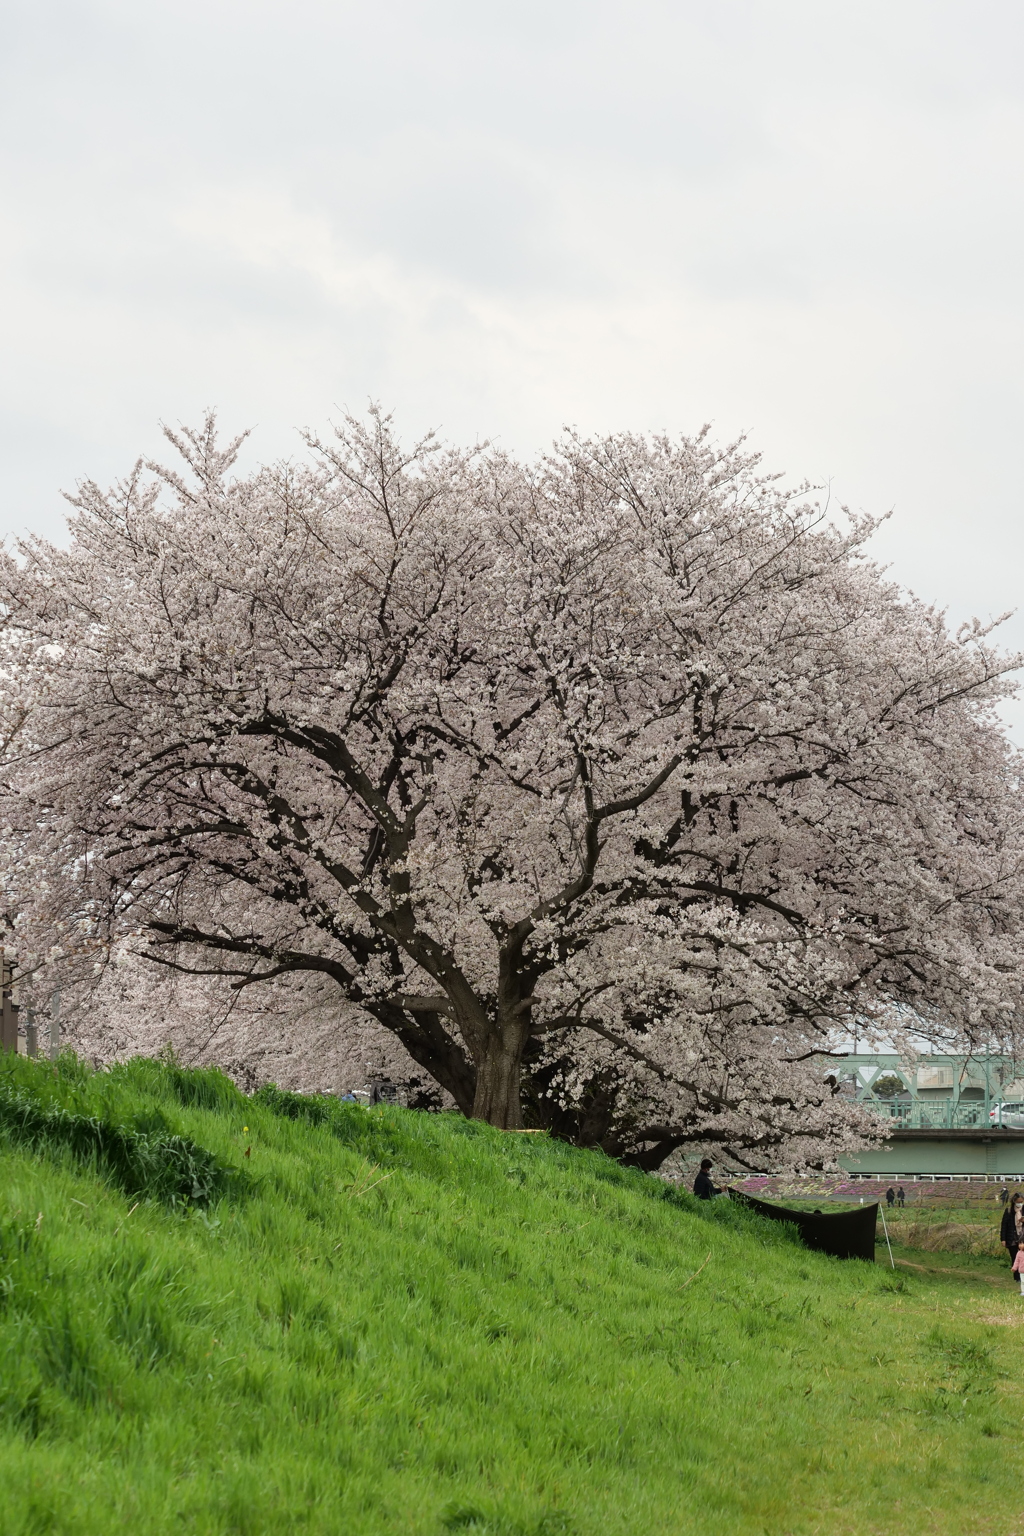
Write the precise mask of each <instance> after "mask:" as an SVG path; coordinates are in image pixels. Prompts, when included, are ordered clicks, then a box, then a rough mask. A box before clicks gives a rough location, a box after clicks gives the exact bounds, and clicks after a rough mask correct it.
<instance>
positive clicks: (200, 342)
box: [0, 0, 1024, 740]
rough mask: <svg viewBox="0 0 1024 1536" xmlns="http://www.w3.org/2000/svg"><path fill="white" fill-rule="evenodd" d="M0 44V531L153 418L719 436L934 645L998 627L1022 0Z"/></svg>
mask: <svg viewBox="0 0 1024 1536" xmlns="http://www.w3.org/2000/svg"><path fill="white" fill-rule="evenodd" d="M0 18H2V21H0V59H2V65H0V67H2V76H0V114H2V121H0V146H2V149H0V158H2V207H3V237H2V240H0V283H2V322H0V323H2V331H0V348H2V350H0V357H2V364H0V368H2V386H0V448H2V452H0V534H2V533H4V532H12V531H14V532H17V531H20V530H23V529H25V528H32V529H34V530H37V531H40V532H44V533H49V534H54V535H55V534H58V533H59V530H60V527H61V501H60V498H59V491H60V489H61V488H62V487H71V486H73V484H74V482H75V480H76V479H78V478H81V477H84V476H86V475H88V476H92V477H94V478H97V479H100V480H101V481H109V480H112V479H114V478H115V477H116V476H117V475H119V474H121V473H123V472H124V471H125V470H126V469H127V468H128V467H129V466H130V464H131V463H132V461H133V460H134V458H135V457H136V455H137V454H139V453H146V454H151V453H155V452H156V451H157V450H158V448H159V441H160V439H159V426H158V423H159V421H160V420H165V421H168V422H170V423H176V422H178V421H180V420H186V421H189V420H195V419H197V417H198V416H199V414H200V412H201V411H202V410H203V408H204V407H205V406H207V405H215V406H217V407H218V408H219V409H220V412H221V416H222V420H223V422H224V425H225V427H226V428H228V429H235V428H238V427H241V426H255V428H256V432H255V434H254V439H253V454H254V455H255V456H257V457H261V458H267V457H276V456H278V455H280V454H283V453H290V452H296V451H298V448H299V445H298V442H297V439H296V437H295V433H294V429H295V428H296V427H298V426H303V425H312V426H322V425H323V424H324V423H325V422H326V421H327V420H328V419H329V417H330V416H331V415H332V414H336V412H337V410H338V408H339V407H342V406H346V405H347V406H349V407H352V408H354V409H356V410H359V409H361V408H362V407H363V405H364V404H365V401H366V400H367V398H368V397H370V396H372V397H374V398H378V399H380V400H381V402H382V403H384V404H385V405H386V406H388V407H389V408H393V409H394V410H395V411H396V413H397V417H398V420H399V423H400V424H401V425H403V426H404V427H405V428H406V429H407V430H408V431H409V432H410V433H412V432H414V431H418V430H420V429H421V428H422V427H424V426H426V425H439V426H440V427H441V428H442V429H443V431H444V432H445V433H446V434H447V435H449V436H451V437H454V438H460V439H466V438H469V437H473V436H487V437H490V438H497V439H499V440H500V441H502V442H504V443H505V444H506V445H508V446H509V447H512V448H515V449H517V450H520V451H524V452H529V451H532V450H535V449H538V448H542V447H544V446H546V444H547V443H548V442H549V441H550V440H551V438H552V437H553V436H554V435H555V434H556V433H557V431H558V430H559V428H560V427H561V426H562V425H563V424H564V423H574V424H578V425H579V426H580V427H581V428H583V429H585V430H588V431H590V430H605V429H614V428H619V427H622V428H626V427H628V428H645V427H646V428H656V429H664V428H667V429H669V430H672V431H677V430H678V431H693V430H695V429H696V428H698V427H699V426H700V425H701V424H702V423H703V422H705V421H710V422H711V423H712V424H713V428H714V431H715V433H716V435H718V436H720V437H722V438H730V437H732V436H734V435H735V434H736V433H738V432H739V431H746V432H748V433H749V436H750V440H751V442H752V443H753V445H754V446H756V447H757V448H758V449H759V450H761V451H762V452H763V454H764V456H765V461H766V463H767V465H769V466H770V467H773V468H777V469H781V470H784V471H786V472H788V473H789V474H790V475H792V476H794V477H796V478H804V477H808V478H810V479H812V480H814V481H817V482H821V483H830V484H831V493H832V496H833V497H834V498H837V499H839V500H841V501H846V502H849V503H850V504H852V505H853V506H855V507H857V508H861V509H865V510H869V511H872V512H880V511H885V510H888V509H889V508H892V509H894V516H893V518H892V520H891V521H890V523H889V524H888V525H887V526H886V529H885V531H884V533H883V534H882V535H881V537H880V538H879V541H878V554H879V556H880V558H883V559H885V560H887V561H889V562H891V564H892V568H893V571H894V574H895V575H896V576H897V577H898V578H899V579H900V580H901V581H903V582H905V583H906V584H908V585H909V586H911V587H912V588H913V589H914V590H915V591H916V592H918V593H919V594H920V595H921V596H922V597H925V598H927V599H929V600H932V601H936V602H938V603H940V604H942V605H943V606H947V607H948V608H949V610H950V613H951V615H952V616H954V617H955V618H956V619H957V620H959V619H960V618H962V617H965V616H967V615H968V614H975V613H977V614H979V615H981V616H982V617H988V616H989V615H993V614H996V613H999V612H1001V611H1003V610H1005V609H1010V608H1016V607H1017V606H1018V604H1019V603H1020V602H1021V592H1020V571H1021V560H1022V555H1024V530H1022V520H1021V510H1022V508H1021V500H1022V496H1021V475H1020V467H1019V461H1020V436H1021V433H1020V426H1021V415H1022V406H1024V398H1022V397H1024V384H1022V356H1024V261H1022V255H1024V252H1022V245H1024V177H1022V161H1024V83H1022V82H1024V7H1022V6H1021V5H1020V3H1019V0H1017V3H1015V4H1011V3H1009V0H1007V3H985V0H972V3H970V4H967V3H957V4H948V3H943V0H898V3H893V0H885V3H882V0H857V3H856V4H855V3H852V0H845V3H840V0H759V3H741V0H710V3H709V0H703V3H702V4H699V5H698V4H692V3H689V0H669V3H665V4H661V3H654V0H630V3H628V4H626V3H623V0H614V3H612V0H606V3H602V0H586V3H576V0H545V3H543V4H539V3H536V0H516V3H515V4H511V3H504V0H490V3H480V0H472V3H471V0H465V3H461V0H449V3H430V0H421V3H419V4H413V3H411V0H406V3H388V0H376V3H374V4H372V5H370V4H365V3H363V4H359V5H354V4H350V3H347V0H330V3H320V0H287V3H285V0H272V3H269V0H262V3H261V0H244V3H241V0H239V3H230V0H201V3H197V0H175V3H174V4H169V3H164V0H124V3H120V0H109V3H87V0H81V3H72V0H6V3H4V4H2V5H0ZM1006 642H1007V644H1010V645H1019V646H1021V647H1022V648H1024V613H1022V614H1021V615H1019V616H1018V617H1016V618H1015V619H1013V620H1011V621H1010V623H1009V624H1008V625H1007V626H1006ZM1013 722H1014V734H1015V736H1016V737H1018V739H1021V740H1024V707H1018V708H1017V710H1016V711H1015V712H1014V715H1013Z"/></svg>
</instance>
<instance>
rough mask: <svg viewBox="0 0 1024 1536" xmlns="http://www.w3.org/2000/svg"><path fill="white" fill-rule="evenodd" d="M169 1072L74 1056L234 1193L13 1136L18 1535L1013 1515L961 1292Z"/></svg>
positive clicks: (735, 1225)
mask: <svg viewBox="0 0 1024 1536" xmlns="http://www.w3.org/2000/svg"><path fill="white" fill-rule="evenodd" d="M183 1070H184V1069H179V1068H177V1067H175V1066H174V1065H173V1064H168V1063H165V1064H153V1063H132V1064H129V1065H128V1066H126V1067H124V1068H121V1069H118V1070H117V1072H114V1073H110V1074H103V1073H101V1074H95V1075H93V1076H91V1077H89V1078H88V1079H87V1080H86V1081H84V1082H81V1083H79V1084H78V1086H77V1088H76V1089H75V1092H77V1093H79V1094H80V1095H81V1096H82V1097H81V1098H80V1099H79V1101H78V1108H77V1110H76V1112H79V1113H86V1112H89V1113H99V1111H100V1107H101V1106H102V1105H104V1104H105V1105H107V1106H108V1108H109V1109H110V1110H111V1112H112V1113H113V1111H114V1110H116V1111H117V1113H118V1114H120V1115H121V1116H122V1117H123V1116H126V1115H129V1114H130V1113H134V1114H135V1115H136V1116H137V1117H144V1116H146V1115H150V1114H154V1113H157V1112H159V1113H160V1114H162V1115H164V1116H165V1117H166V1119H167V1123H168V1124H172V1123H173V1124H174V1125H175V1127H176V1133H177V1134H180V1135H182V1136H183V1137H187V1138H188V1139H189V1140H190V1141H192V1142H194V1144H195V1145H196V1146H199V1147H203V1148H206V1149H207V1150H208V1151H209V1152H210V1154H211V1155H212V1156H214V1157H215V1158H217V1159H218V1161H219V1163H221V1164H223V1165H224V1166H226V1167H230V1166H233V1165H235V1164H237V1163H238V1161H239V1159H240V1158H242V1156H243V1154H244V1151H245V1149H246V1148H248V1149H249V1150H250V1158H249V1159H248V1160H247V1162H246V1172H247V1175H248V1177H249V1184H248V1188H247V1193H246V1195H245V1198H235V1197H234V1196H232V1195H230V1194H228V1195H222V1196H220V1197H219V1198H214V1199H212V1200H211V1202H210V1204H209V1206H208V1207H207V1208H205V1209H197V1208H195V1207H191V1206H188V1205H185V1206H181V1205H179V1206H173V1205H169V1204H168V1203H166V1202H161V1201H158V1200H155V1199H154V1200H150V1201H146V1200H144V1201H143V1202H142V1203H141V1204H138V1205H137V1204H135V1200H134V1199H133V1198H132V1197H129V1196H127V1195H125V1194H123V1193H121V1191H120V1189H119V1187H118V1186H117V1185H116V1183H114V1182H112V1181H111V1180H110V1179H109V1178H104V1177H103V1176H102V1173H101V1170H100V1168H99V1165H98V1164H97V1165H96V1166H95V1167H94V1166H92V1165H91V1164H89V1163H88V1161H86V1162H83V1161H80V1160H76V1159H74V1158H72V1157H70V1156H69V1155H67V1152H66V1149H63V1150H61V1149H59V1148H54V1147H53V1146H52V1145H51V1144H50V1143H47V1142H45V1141H31V1142H30V1141H24V1142H18V1141H8V1142H7V1143H6V1145H5V1146H4V1148H3V1150H2V1154H0V1155H2V1156H3V1172H4V1179H3V1184H2V1186H0V1349H2V1350H3V1358H4V1360H5V1361H8V1362H9V1365H8V1366H7V1367H6V1368H5V1370H4V1372H3V1376H2V1385H0V1509H2V1511H3V1520H2V1529H3V1531H4V1536H29V1533H33V1536H34V1533H37V1532H40V1531H47V1532H55V1533H58V1536H64V1533H68V1536H99V1533H103V1536H110V1533H118V1532H131V1533H133V1536H134V1533H143V1536H150V1533H153V1536H170V1533H171V1532H175V1533H177V1532H181V1531H182V1530H187V1531H189V1532H196V1533H201V1536H206V1533H209V1536H229V1533H231V1536H233V1533H245V1536H270V1533H274V1536H279V1533H280V1532H283V1531H289V1532H291V1531H300V1532H309V1533H311V1536H320V1533H323V1536H327V1533H332V1536H333V1533H336V1532H338V1531H344V1532H346V1536H348V1533H353V1536H379V1533H391V1532H397V1531H401V1532H408V1533H411V1536H444V1533H445V1532H449V1531H457V1532H458V1531H465V1532H475V1533H478V1536H482V1533H492V1536H497V1533H501V1536H641V1533H642V1536H660V1533H664V1536H669V1533H671V1536H697V1533H700V1536H705V1533H707V1536H718V1533H723V1536H724V1533H726V1532H728V1533H729V1536H736V1533H738V1536H747V1533H749V1536H754V1533H757V1536H764V1533H768V1536H812V1533H815V1532H820V1531H823V1530H827V1531H829V1532H830V1533H831V1532H836V1533H844V1532H850V1533H857V1536H860V1533H862V1532H876V1531H877V1532H887V1533H888V1532H890V1531H892V1530H895V1529H898V1530H899V1531H900V1532H901V1533H907V1536H915V1533H922V1536H923V1533H925V1532H927V1533H929V1536H931V1533H933V1532H937V1533H945V1532H948V1533H950V1536H952V1533H953V1532H956V1533H957V1536H960V1533H961V1532H963V1533H972V1532H973V1533H977V1536H981V1533H982V1532H987V1531H989V1530H996V1529H998V1530H1000V1531H1003V1530H1005V1529H1007V1528H1008V1527H1007V1525H1006V1520H1007V1518H1008V1517H1009V1516H1010V1515H1011V1514H1012V1515H1014V1516H1015V1514H1016V1507H1017V1488H1016V1478H1015V1475H1014V1473H1013V1458H1012V1457H1008V1456H1007V1455H1006V1447H1008V1446H1012V1444H1013V1443H1014V1442H1015V1436H1016V1434H1017V1432H1018V1428H1019V1423H1020V1419H1021V1412H1022V1408H1024V1398H1022V1395H1021V1393H1020V1390H1019V1389H1018V1386H1017V1383H1016V1381H1015V1380H1014V1379H1013V1376H1012V1374H1007V1375H1006V1376H1004V1375H1002V1374H1001V1366H1000V1361H1001V1360H1002V1358H1003V1355H1004V1353H1005V1351H1004V1349H1003V1340H1004V1337H1006V1330H1005V1327H1004V1326H1003V1322H1002V1319H1001V1318H1000V1319H999V1320H998V1321H987V1322H984V1321H980V1320H979V1318H978V1317H977V1316H975V1315H972V1311H971V1309H970V1307H968V1306H965V1305H963V1301H964V1295H965V1294H966V1295H967V1297H968V1299H970V1296H971V1293H970V1292H969V1291H968V1292H966V1293H964V1292H963V1290H962V1288H961V1289H960V1290H958V1289H957V1288H956V1285H955V1283H954V1282H953V1281H951V1280H947V1281H945V1282H942V1283H941V1284H939V1286H938V1288H936V1286H935V1285H932V1283H931V1282H930V1281H926V1280H924V1279H921V1278H914V1277H910V1278H907V1279H904V1280H903V1281H902V1286H903V1288H902V1289H900V1290H884V1289H882V1285H883V1283H885V1277H884V1275H883V1274H882V1272H881V1271H876V1270H874V1269H873V1267H872V1266H870V1265H865V1264H861V1263H858V1262H850V1263H845V1264H844V1263H842V1262H841V1261H839V1260H832V1259H829V1258H827V1257H825V1256H823V1255H818V1254H812V1253H808V1252H806V1251H805V1250H803V1249H802V1248H800V1247H799V1245H798V1244H797V1243H796V1242H795V1241H794V1240H793V1237H792V1234H790V1233H788V1232H787V1231H786V1230H785V1229H780V1228H779V1227H778V1226H775V1225H771V1226H769V1225H767V1224H765V1223H763V1222H761V1221H759V1220H758V1218H756V1217H755V1216H753V1215H752V1214H751V1213H749V1212H746V1211H741V1210H739V1209H737V1208H736V1207H734V1206H733V1205H732V1204H731V1203H729V1202H726V1201H721V1202H711V1203H709V1204H704V1205H701V1204H699V1203H698V1202H696V1201H694V1200H693V1199H692V1198H691V1197H690V1196H688V1195H687V1194H685V1193H680V1192H678V1191H676V1190H673V1189H669V1188H668V1187H666V1186H663V1185H661V1184H660V1183H658V1182H657V1181H655V1180H652V1179H649V1178H647V1177H645V1176H644V1175H642V1174H639V1173H637V1172H635V1171H631V1170H626V1169H623V1168H620V1167H618V1166H617V1165H616V1164H614V1163H611V1162H609V1160H608V1159H606V1158H604V1157H602V1156H601V1155H599V1154H596V1153H586V1152H580V1151H577V1150H574V1149H572V1148H570V1147H567V1146H563V1145H561V1144H558V1143H555V1142H552V1141H550V1140H548V1138H546V1137H533V1136H529V1137H528V1136H515V1135H511V1134H503V1133H502V1132H499V1131H494V1130H492V1129H491V1128H489V1127H487V1126H483V1125H478V1124H475V1123H471V1122H467V1121H464V1120H462V1119H461V1118H459V1117H456V1116H448V1115H436V1116H435V1115H430V1116H428V1115H417V1114H414V1113H411V1112H409V1111H404V1110H400V1109H395V1108H390V1107H389V1108H384V1109H375V1110H366V1109H363V1108H362V1107H360V1106H358V1105H346V1104H340V1103H338V1102H337V1101H334V1100H330V1099H321V1100H311V1101H307V1100H300V1099H298V1096H293V1095H278V1094H276V1093H270V1092H266V1093H263V1094H261V1095H259V1096H257V1097H256V1098H254V1099H251V1100H247V1099H245V1098H244V1097H242V1096H240V1095H236V1094H235V1093H234V1092H233V1091H228V1090H224V1089H222V1088H221V1087H220V1086H218V1083H217V1081H216V1080H214V1081H213V1083H212V1085H210V1081H209V1079H200V1080H199V1086H197V1085H196V1084H197V1080H196V1079H195V1078H192V1077H189V1076H188V1075H186V1076H185V1077H184V1078H183V1077H182V1076H181V1075H180V1073H181V1072H182V1071H183ZM203 1084H207V1085H208V1086H203ZM47 1091H49V1090H47ZM61 1091H62V1092H63V1090H61ZM68 1091H69V1092H70V1089H69V1090H68ZM58 1098H59V1095H58ZM979 1262H983V1261H979ZM890 1283H891V1282H890ZM943 1286H944V1288H943ZM981 1289H982V1290H983V1291H985V1293H986V1294H985V1299H984V1303H983V1306H984V1307H985V1308H987V1309H988V1311H987V1313H985V1314H984V1315H986V1316H987V1315H988V1314H991V1313H992V1312H993V1310H994V1309H996V1308H997V1306H998V1305H1002V1304H1003V1303H999V1302H998V1298H996V1300H993V1294H992V1293H991V1288H986V1287H981ZM1014 1304H1015V1303H1014V1299H1013V1297H1012V1295H1011V1293H1010V1292H1009V1287H1007V1295H1006V1299H1005V1305H1006V1306H1007V1307H1009V1306H1012V1305H1014ZM1008 1316H1010V1320H1011V1321H1012V1320H1013V1319H1012V1315H1011V1314H1008ZM986 1522H987V1523H986Z"/></svg>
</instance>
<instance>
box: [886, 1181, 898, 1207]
mask: <svg viewBox="0 0 1024 1536" xmlns="http://www.w3.org/2000/svg"><path fill="white" fill-rule="evenodd" d="M885 1203H886V1205H887V1206H888V1207H889V1209H890V1211H891V1210H892V1208H893V1206H894V1205H895V1204H896V1191H895V1190H894V1189H893V1187H892V1185H891V1184H890V1185H889V1188H888V1189H887V1190H886V1192H885Z"/></svg>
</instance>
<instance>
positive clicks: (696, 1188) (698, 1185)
mask: <svg viewBox="0 0 1024 1536" xmlns="http://www.w3.org/2000/svg"><path fill="white" fill-rule="evenodd" d="M711 1166H712V1164H711V1159H710V1157H705V1158H702V1159H701V1164H700V1172H699V1173H698V1175H697V1177H696V1178H695V1179H694V1181H693V1192H694V1194H695V1195H696V1196H697V1199H698V1200H710V1199H712V1198H713V1197H714V1196H715V1195H719V1194H721V1190H720V1189H719V1188H718V1186H717V1185H715V1184H712V1182H711Z"/></svg>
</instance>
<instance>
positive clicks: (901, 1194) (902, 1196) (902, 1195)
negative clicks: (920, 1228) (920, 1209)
mask: <svg viewBox="0 0 1024 1536" xmlns="http://www.w3.org/2000/svg"><path fill="white" fill-rule="evenodd" d="M906 1203H907V1192H906V1190H905V1189H904V1188H903V1185H902V1184H901V1185H900V1187H899V1189H898V1190H897V1191H896V1204H897V1205H898V1206H899V1208H900V1210H901V1211H902V1209H903V1207H904V1206H905V1205H906Z"/></svg>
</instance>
